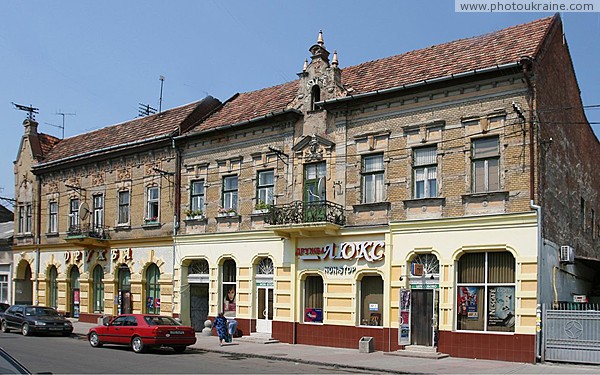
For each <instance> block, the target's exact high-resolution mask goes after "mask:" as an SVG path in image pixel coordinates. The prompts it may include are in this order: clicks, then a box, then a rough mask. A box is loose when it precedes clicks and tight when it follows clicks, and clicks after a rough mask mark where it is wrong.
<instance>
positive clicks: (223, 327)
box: [212, 312, 231, 346]
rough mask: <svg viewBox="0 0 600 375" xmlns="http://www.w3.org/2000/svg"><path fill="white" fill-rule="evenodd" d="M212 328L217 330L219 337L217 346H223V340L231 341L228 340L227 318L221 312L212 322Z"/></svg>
mask: <svg viewBox="0 0 600 375" xmlns="http://www.w3.org/2000/svg"><path fill="white" fill-rule="evenodd" d="M212 326H213V327H214V328H216V329H217V335H218V336H219V346H223V340H225V342H231V339H229V332H228V327H227V326H228V322H227V318H225V316H223V313H222V312H220V313H219V315H217V317H216V318H215V320H214V321H213V324H212Z"/></svg>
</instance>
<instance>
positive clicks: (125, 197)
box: [117, 190, 129, 225]
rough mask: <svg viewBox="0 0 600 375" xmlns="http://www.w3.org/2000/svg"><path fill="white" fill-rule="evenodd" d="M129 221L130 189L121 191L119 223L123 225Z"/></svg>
mask: <svg viewBox="0 0 600 375" xmlns="http://www.w3.org/2000/svg"><path fill="white" fill-rule="evenodd" d="M128 223H129V191H128V190H126V191H120V192H119V218H118V220H117V224H118V225H119V224H120V225H123V224H128Z"/></svg>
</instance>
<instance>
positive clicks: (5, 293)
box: [0, 275, 8, 303]
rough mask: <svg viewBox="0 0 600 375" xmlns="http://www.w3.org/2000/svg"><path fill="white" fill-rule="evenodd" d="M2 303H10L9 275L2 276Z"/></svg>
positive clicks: (0, 290) (0, 299)
mask: <svg viewBox="0 0 600 375" xmlns="http://www.w3.org/2000/svg"><path fill="white" fill-rule="evenodd" d="M0 302H3V303H8V275H0Z"/></svg>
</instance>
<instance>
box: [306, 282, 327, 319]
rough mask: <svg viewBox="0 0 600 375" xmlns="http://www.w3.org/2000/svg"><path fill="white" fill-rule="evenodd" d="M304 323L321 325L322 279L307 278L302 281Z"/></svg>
mask: <svg viewBox="0 0 600 375" xmlns="http://www.w3.org/2000/svg"><path fill="white" fill-rule="evenodd" d="M304 321H305V322H310V323H323V278H322V277H321V276H308V277H306V280H305V281H304Z"/></svg>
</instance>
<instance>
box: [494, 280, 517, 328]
mask: <svg viewBox="0 0 600 375" xmlns="http://www.w3.org/2000/svg"><path fill="white" fill-rule="evenodd" d="M488 293H489V297H488V301H489V310H488V311H489V313H488V326H489V327H505V328H511V327H514V326H515V288H514V287H504V286H497V287H491V288H488Z"/></svg>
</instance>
